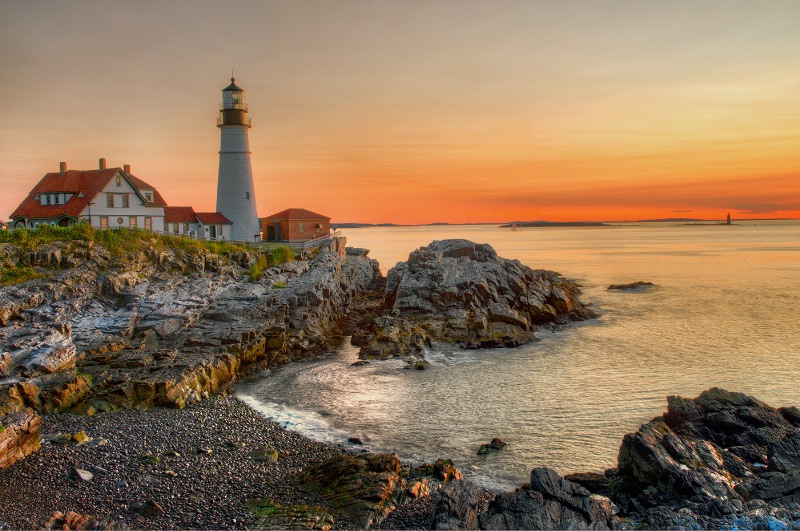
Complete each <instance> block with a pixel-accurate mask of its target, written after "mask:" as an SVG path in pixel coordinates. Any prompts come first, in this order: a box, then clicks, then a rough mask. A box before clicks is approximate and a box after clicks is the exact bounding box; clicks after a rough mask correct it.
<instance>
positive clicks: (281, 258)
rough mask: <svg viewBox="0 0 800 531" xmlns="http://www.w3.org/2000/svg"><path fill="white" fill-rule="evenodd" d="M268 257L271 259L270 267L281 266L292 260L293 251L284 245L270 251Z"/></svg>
mask: <svg viewBox="0 0 800 531" xmlns="http://www.w3.org/2000/svg"><path fill="white" fill-rule="evenodd" d="M270 256H271V257H272V260H271V264H270V266H276V265H281V264H283V263H286V262H291V261H293V260H294V251H292V249H291V248H289V247H286V246H285V245H281V246H280V247H275V248H274V249H272V250H271V251H270Z"/></svg>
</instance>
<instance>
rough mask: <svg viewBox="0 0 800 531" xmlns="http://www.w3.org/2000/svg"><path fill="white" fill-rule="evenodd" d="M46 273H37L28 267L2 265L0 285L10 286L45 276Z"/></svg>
mask: <svg viewBox="0 0 800 531" xmlns="http://www.w3.org/2000/svg"><path fill="white" fill-rule="evenodd" d="M46 276H47V275H45V274H43V273H39V272H38V271H36V270H34V269H31V268H30V267H25V266H17V267H4V268H3V269H2V270H0V286H11V285H14V284H24V283H25V282H27V281H29V280H34V279H37V278H45V277H46Z"/></svg>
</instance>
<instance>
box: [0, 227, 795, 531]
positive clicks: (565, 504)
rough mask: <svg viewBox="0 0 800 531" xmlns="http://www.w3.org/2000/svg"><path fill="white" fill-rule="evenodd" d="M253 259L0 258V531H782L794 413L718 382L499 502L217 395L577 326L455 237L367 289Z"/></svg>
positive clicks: (506, 264) (366, 273)
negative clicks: (283, 377) (244, 383)
mask: <svg viewBox="0 0 800 531" xmlns="http://www.w3.org/2000/svg"><path fill="white" fill-rule="evenodd" d="M89 236H91V235H89ZM273 258H274V257H271V256H269V257H268V256H265V255H264V253H262V252H260V251H257V250H252V249H250V250H248V249H231V248H226V249H209V248H203V247H194V246H181V245H169V244H165V242H162V241H160V240H159V239H157V238H152V239H149V238H148V239H147V240H144V241H143V242H140V243H139V244H137V245H136V246H129V247H127V248H124V247H120V246H119V245H115V244H114V242H109V241H108V240H101V239H100V238H98V237H87V238H85V239H72V240H67V239H63V240H52V241H49V242H47V243H36V244H35V245H34V244H32V243H31V242H27V243H26V242H17V243H5V244H0V262H2V267H3V270H4V271H3V273H4V278H6V279H7V278H11V275H10V274H7V273H8V272H11V271H12V270H14V271H15V274H16V275H17V278H21V279H22V280H24V279H25V278H28V280H25V281H22V282H17V283H13V282H11V281H8V282H7V284H8V285H5V286H2V287H0V423H2V426H3V428H2V430H0V493H2V495H3V496H2V498H3V505H2V510H0V528H6V527H8V528H39V527H43V526H45V527H48V528H56V527H57V528H59V529H83V528H104V529H124V528H143V529H150V528H208V529H211V528H258V527H271V528H290V527H291V528H301V529H329V528H366V527H372V528H437V529H456V528H465V529H514V528H516V529H528V528H564V527H570V528H593V529H603V528H609V529H615V528H631V527H641V528H721V527H738V528H780V527H781V526H783V527H788V528H791V527H795V528H796V527H798V526H800V411H798V410H797V408H796V407H783V408H777V409H776V408H773V407H771V406H768V405H766V404H764V403H762V402H760V401H758V400H757V399H755V398H752V397H749V396H746V395H743V394H740V393H734V392H729V391H725V390H722V389H710V390H708V391H706V392H704V393H703V394H701V395H700V396H699V397H697V398H695V399H686V398H681V397H669V398H668V408H667V411H666V413H665V414H664V415H663V416H661V417H658V418H656V419H653V421H651V422H650V423H648V424H645V425H643V426H642V427H641V428H640V429H639V431H637V432H636V433H632V434H628V435H625V436H624V438H623V439H622V443H621V447H620V453H619V459H618V464H617V467H615V468H613V469H609V470H606V471H576V472H579V473H576V474H572V475H568V476H565V477H561V476H559V475H558V474H557V473H556V472H555V471H553V470H550V469H547V468H537V469H534V470H532V472H531V480H530V483H528V484H527V485H525V486H522V487H520V488H519V489H517V490H516V491H514V492H507V493H498V492H487V491H485V490H483V489H479V488H477V487H475V486H474V485H471V484H470V483H469V482H467V481H464V480H463V478H462V477H461V474H460V472H458V470H457V463H455V464H453V463H450V462H448V461H447V460H445V459H442V460H439V461H437V462H435V463H431V464H428V465H422V466H416V467H412V466H410V465H408V464H405V463H402V462H400V461H399V460H398V459H397V456H395V455H393V454H370V453H366V452H363V451H361V450H360V448H359V446H358V445H357V444H345V443H342V444H341V445H327V444H322V443H318V442H314V441H311V440H308V439H305V438H303V437H301V436H299V435H297V434H294V433H291V432H288V431H286V430H285V429H283V428H282V427H281V426H278V425H277V424H275V423H272V422H270V421H268V420H266V419H264V418H262V417H261V416H260V415H258V414H257V413H255V412H254V411H252V410H250V409H248V408H247V407H246V406H244V405H243V404H242V403H241V402H239V401H238V400H237V399H236V398H235V397H234V396H227V395H228V394H229V392H230V389H231V388H230V383H231V382H233V381H234V380H235V379H237V378H241V377H244V376H246V375H248V374H252V373H255V372H257V371H259V370H260V369H266V368H270V367H276V366H278V365H281V364H284V363H288V362H292V361H296V360H303V359H309V358H313V357H315V356H319V355H325V353H326V352H327V351H328V350H329V346H330V344H331V341H332V340H333V339H334V338H335V337H336V336H342V335H352V336H353V342H354V344H358V345H360V346H362V355H361V357H362V358H367V359H372V358H385V357H396V356H401V357H404V358H406V359H408V360H409V363H413V364H418V363H419V362H421V361H423V360H424V353H425V349H426V348H429V346H430V345H434V344H437V343H441V344H445V345H452V346H453V348H481V347H488V346H514V345H517V344H522V343H524V342H526V341H531V340H533V339H534V334H535V331H536V330H537V328H539V327H552V326H558V325H559V324H563V323H567V322H569V321H570V320H582V319H587V318H592V317H594V316H595V314H594V312H593V311H592V310H591V308H590V307H589V306H587V305H586V304H584V303H583V302H582V301H580V300H579V298H578V297H579V294H580V289H579V286H577V285H575V284H574V283H573V282H571V281H569V280H568V279H565V278H563V277H561V276H560V275H558V274H557V273H553V272H549V271H544V270H533V269H530V268H527V267H525V266H523V265H521V264H520V263H519V262H516V261H514V260H507V259H504V258H501V257H498V256H497V255H496V253H495V252H494V250H493V249H492V248H491V247H489V246H488V245H483V244H476V243H473V242H469V241H466V240H446V241H441V242H433V243H431V244H430V245H428V246H426V247H424V248H421V249H419V250H418V251H415V252H414V253H412V255H411V256H410V257H409V260H408V261H407V262H403V263H401V264H398V265H397V266H395V268H393V269H392V270H390V272H389V274H388V275H387V277H386V278H384V277H382V276H381V275H380V270H379V268H378V264H377V262H376V261H374V260H371V259H370V258H368V251H366V250H362V249H352V248H346V241H345V240H344V239H343V238H337V239H333V240H332V241H331V242H330V243H328V244H327V245H325V246H324V247H322V248H320V249H318V250H316V251H314V252H313V253H310V254H309V256H306V257H304V258H305V259H302V260H290V261H285V262H282V263H273ZM373 363H375V362H373ZM417 368H424V367H417ZM265 377H268V376H265ZM621 435H622V434H621ZM442 457H447V456H442Z"/></svg>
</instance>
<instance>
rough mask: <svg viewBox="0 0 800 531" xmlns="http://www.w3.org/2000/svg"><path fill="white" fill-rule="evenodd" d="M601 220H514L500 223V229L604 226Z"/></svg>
mask: <svg viewBox="0 0 800 531" xmlns="http://www.w3.org/2000/svg"><path fill="white" fill-rule="evenodd" d="M606 226H607V224H606V223H603V222H602V221H514V222H512V223H507V224H505V225H500V228H501V229H505V228H514V227H606Z"/></svg>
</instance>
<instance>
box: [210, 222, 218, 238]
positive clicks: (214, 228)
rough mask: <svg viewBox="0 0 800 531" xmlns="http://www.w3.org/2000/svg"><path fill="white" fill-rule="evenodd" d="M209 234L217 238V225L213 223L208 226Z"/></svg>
mask: <svg viewBox="0 0 800 531" xmlns="http://www.w3.org/2000/svg"><path fill="white" fill-rule="evenodd" d="M208 235H209V237H210V238H211V239H212V240H215V239H217V226H216V225H211V226H209V227H208Z"/></svg>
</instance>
